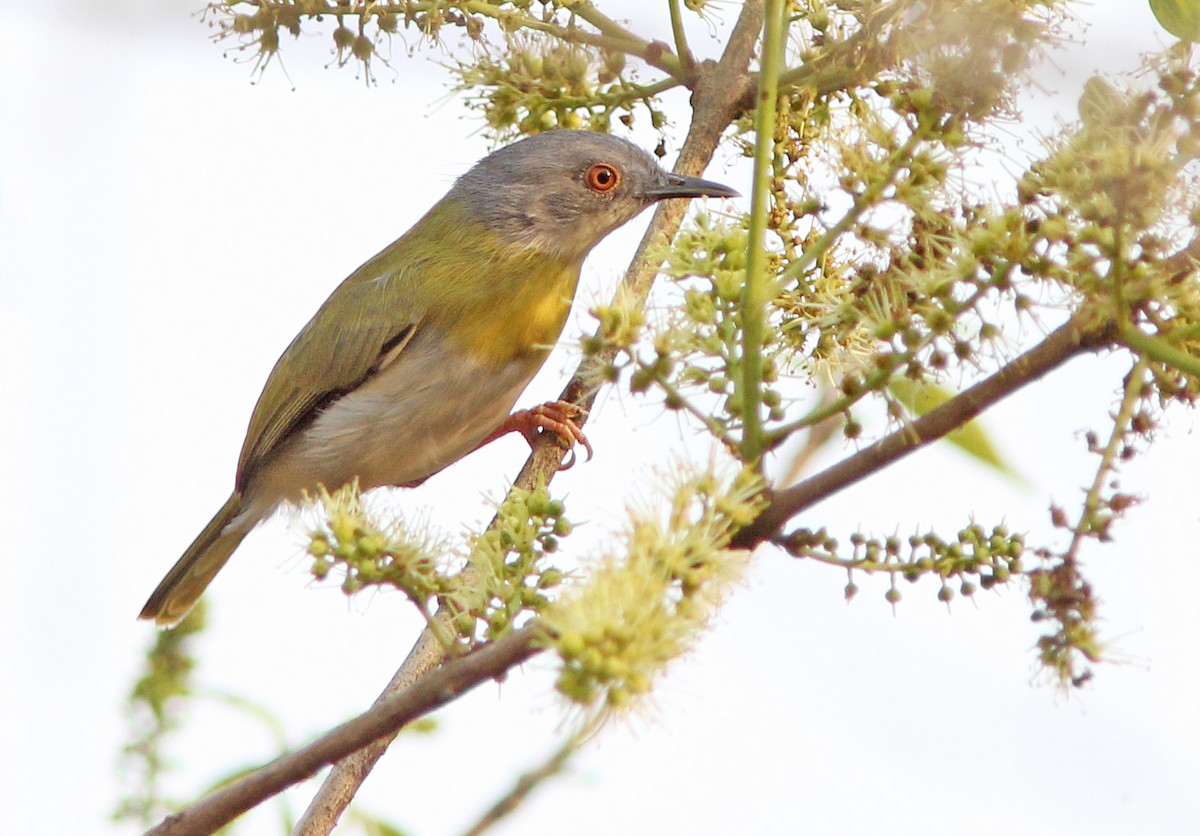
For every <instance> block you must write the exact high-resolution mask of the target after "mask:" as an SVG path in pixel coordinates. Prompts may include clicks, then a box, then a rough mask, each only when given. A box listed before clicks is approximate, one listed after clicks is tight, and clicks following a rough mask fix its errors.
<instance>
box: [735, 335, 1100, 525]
mask: <svg viewBox="0 0 1200 836" xmlns="http://www.w3.org/2000/svg"><path fill="white" fill-rule="evenodd" d="M1085 323H1087V324H1085ZM1115 335H1116V334H1115V328H1114V326H1112V325H1111V324H1109V323H1100V324H1095V323H1091V322H1089V321H1088V320H1087V318H1086V317H1085V316H1084V315H1076V316H1075V317H1074V318H1072V319H1071V320H1070V321H1069V322H1067V323H1066V324H1065V325H1063V326H1061V327H1060V328H1058V329H1057V330H1055V331H1053V332H1051V333H1050V335H1049V336H1047V337H1046V338H1045V339H1044V340H1042V342H1041V343H1039V344H1038V345H1037V346H1035V347H1034V348H1032V349H1030V350H1029V351H1027V352H1026V353H1025V354H1022V355H1021V356H1020V357H1018V358H1017V359H1015V360H1013V361H1012V362H1010V363H1008V364H1007V365H1005V366H1004V367H1003V368H1002V369H1000V370H999V371H998V372H996V373H995V374H993V375H992V376H991V377H989V378H987V379H985V380H982V381H980V382H979V383H977V384H975V385H974V386H972V387H971V388H969V389H967V390H966V391H965V392H963V393H961V394H960V395H957V396H956V397H954V398H951V399H950V400H948V401H946V403H944V404H942V405H941V406H939V407H938V408H937V409H934V410H932V411H930V412H927V413H926V414H924V415H922V416H921V417H920V418H917V419H916V420H915V421H913V422H912V423H911V424H908V425H906V426H904V427H902V428H900V429H899V430H897V431H896V432H894V433H892V434H891V435H888V436H885V437H884V438H881V439H880V440H879V441H877V442H875V443H874V444H872V445H870V446H868V447H864V448H863V449H862V450H859V451H858V452H857V453H855V454H854V455H852V456H850V457H849V458H846V459H843V460H842V461H840V462H838V463H837V464H835V465H833V466H832V467H830V468H828V469H827V470H824V471H822V472H821V473H818V474H816V475H815V476H812V477H811V478H808V479H805V480H804V481H803V482H800V483H798V484H796V485H793V486H792V487H790V488H786V489H784V490H781V491H776V492H774V493H772V494H771V496H770V497H769V502H770V504H769V505H768V506H767V508H766V509H765V510H764V511H763V512H762V513H761V514H759V516H758V518H757V519H755V520H754V522H752V523H751V524H750V525H748V526H747V527H746V528H744V529H742V530H741V531H740V532H738V534H737V536H736V537H734V539H733V546H735V547H737V548H753V547H754V546H756V545H758V544H759V543H761V542H763V541H764V540H770V539H772V538H773V537H775V536H776V535H777V534H778V533H779V532H780V530H781V529H782V528H783V526H784V525H785V524H786V523H787V521H788V520H790V519H791V518H792V517H794V516H795V515H796V514H798V513H800V512H801V511H803V510H805V509H807V508H809V507H810V506H812V505H815V504H816V503H818V502H820V501H821V500H822V499H826V498H828V497H830V496H832V495H833V494H835V493H837V492H838V491H840V490H842V489H843V488H846V487H849V486H850V485H853V484H854V483H855V482H859V481H861V480H862V479H865V478H866V477H868V476H870V475H872V474H874V473H876V472H877V471H879V470H882V469H883V468H885V467H887V466H888V465H889V464H891V463H892V462H894V461H897V460H898V459H901V458H903V457H904V456H907V455H908V454H909V453H912V452H913V451H915V450H919V449H921V448H922V447H924V446H925V445H927V444H929V443H931V442H933V441H936V440H937V439H939V438H941V437H943V436H945V435H946V434H947V433H950V432H952V431H953V430H955V429H957V428H958V427H961V426H962V425H963V424H965V423H967V422H968V421H970V420H971V419H973V418H975V417H976V416H977V415H979V414H980V413H981V412H983V411H984V410H985V409H987V408H988V407H990V406H992V405H993V404H995V403H997V402H999V401H1000V400H1002V399H1003V398H1005V397H1007V396H1008V395H1011V394H1012V393H1013V392H1015V391H1017V390H1018V389H1020V388H1021V387H1023V386H1025V385H1027V384H1029V383H1032V382H1033V381H1035V380H1037V379H1039V378H1040V377H1042V376H1043V375H1045V374H1047V373H1048V372H1050V371H1052V370H1054V369H1056V368H1058V367H1059V366H1061V365H1062V364H1063V363H1065V362H1066V361H1068V360H1070V359H1071V358H1072V357H1075V356H1076V355H1078V354H1082V353H1084V352H1087V351H1094V350H1096V349H1099V348H1102V347H1104V346H1106V345H1110V344H1111V343H1112V341H1113V339H1114V338H1115Z"/></svg>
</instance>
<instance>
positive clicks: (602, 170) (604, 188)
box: [584, 163, 621, 194]
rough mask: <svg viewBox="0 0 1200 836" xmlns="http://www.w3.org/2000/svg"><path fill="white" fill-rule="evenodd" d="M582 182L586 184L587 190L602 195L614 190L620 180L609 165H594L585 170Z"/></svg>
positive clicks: (615, 171)
mask: <svg viewBox="0 0 1200 836" xmlns="http://www.w3.org/2000/svg"><path fill="white" fill-rule="evenodd" d="M584 180H585V181H586V182H587V186H588V188H589V189H591V190H592V191H594V192H598V193H600V194H604V193H605V192H611V191H612V190H613V189H615V188H616V187H617V183H618V182H620V180H621V178H620V176H619V175H618V174H617V170H616V169H615V168H613V167H612V166H611V165H607V164H606V163H596V164H595V165H594V166H592V167H591V168H589V169H588V170H587V174H586V175H585V177H584Z"/></svg>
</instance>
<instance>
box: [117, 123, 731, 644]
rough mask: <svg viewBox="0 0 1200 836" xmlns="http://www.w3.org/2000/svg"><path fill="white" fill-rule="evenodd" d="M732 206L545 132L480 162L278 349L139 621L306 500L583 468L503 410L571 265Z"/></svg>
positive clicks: (545, 420) (533, 355) (550, 326)
mask: <svg viewBox="0 0 1200 836" xmlns="http://www.w3.org/2000/svg"><path fill="white" fill-rule="evenodd" d="M737 195H738V193H737V192H736V191H734V190H733V189H731V188H729V187H728V186H723V185H721V184H719V183H714V182H711V181H708V180H702V179H700V178H696V177H685V176H681V175H677V174H672V173H669V172H667V171H665V170H663V169H662V168H660V166H659V165H658V163H657V161H656V160H655V159H654V158H653V157H651V156H650V154H648V153H646V152H645V151H643V150H642V149H641V148H639V147H638V146H637V145H635V144H633V143H632V142H630V141H628V140H625V139H623V138H621V137H617V136H613V135H611V134H604V133H597V132H590V131H582V130H566V129H564V130H557V131H550V132H546V133H540V134H534V135H532V136H528V137H525V138H523V139H521V140H518V141H516V142H513V143H511V144H509V145H506V146H503V147H501V148H499V149H497V150H495V151H493V152H492V153H491V154H489V155H488V156H486V157H484V158H483V159H482V160H480V161H479V162H477V163H476V164H475V165H474V166H472V167H471V168H470V169H469V170H468V171H467V172H466V173H465V174H463V175H461V176H460V177H459V178H458V179H457V180H456V181H455V182H454V184H453V185H452V186H451V188H450V190H449V191H448V192H447V193H446V194H445V196H444V197H442V199H441V200H439V201H438V202H437V203H436V204H434V206H433V207H432V208H431V209H429V211H428V212H427V213H426V214H425V215H424V216H423V217H422V218H421V219H420V220H418V221H417V222H416V224H414V225H413V226H412V228H410V229H409V230H408V231H407V232H406V233H404V234H403V235H402V236H401V237H400V238H398V239H397V240H396V241H394V242H392V243H391V244H389V245H388V246H387V247H385V248H384V249H383V250H382V251H381V252H379V253H378V254H377V255H375V256H374V257H373V258H371V259H369V260H368V261H367V262H365V263H364V264H363V265H362V266H360V267H359V268H358V269H357V270H355V271H354V272H353V273H351V274H350V275H349V276H348V277H347V278H346V279H345V280H344V281H343V282H342V283H341V284H339V285H338V286H337V288H336V289H334V291H333V293H332V294H330V296H329V298H328V299H326V301H325V302H324V303H323V304H322V305H321V307H320V308H319V309H318V310H317V312H316V314H315V315H314V316H313V317H312V319H310V320H309V322H308V323H307V324H306V325H305V326H304V327H303V328H302V329H301V330H300V332H299V333H298V334H297V335H296V337H295V339H293V340H292V342H291V344H290V345H288V347H287V348H286V349H285V350H284V352H283V354H282V355H281V356H280V358H279V360H278V361H277V362H276V363H275V366H274V368H273V369H272V370H271V373H270V375H269V376H268V378H267V381H266V384H265V385H264V387H263V390H262V394H261V395H260V396H259V399H258V403H257V404H256V406H255V407H254V411H253V412H252V414H251V417H250V424H249V427H248V429H247V431H246V438H245V441H244V442H243V444H242V450H241V455H240V456H239V458H238V464H237V472H236V477H235V479H234V489H233V492H232V494H231V495H230V496H229V499H227V500H226V502H225V504H224V505H223V506H221V509H220V510H219V511H218V512H217V513H216V515H215V516H214V517H213V518H212V520H211V521H210V522H209V523H208V525H207V526H205V527H204V529H203V530H202V531H201V532H200V534H199V535H198V536H197V537H196V539H195V540H194V541H193V542H192V544H191V545H190V546H188V548H187V550H186V551H185V552H184V553H183V556H182V557H180V558H179V560H178V561H177V562H176V563H175V565H174V566H173V567H172V568H171V570H170V571H169V572H167V574H166V576H165V577H164V578H163V579H162V581H161V582H160V583H159V585H158V587H157V588H156V589H155V590H154V592H153V594H151V596H150V598H149V600H147V602H146V605H145V606H144V607H143V608H142V611H141V614H140V616H139V618H141V619H145V620H152V621H154V622H156V623H157V624H158V625H159V626H162V627H169V626H172V625H174V624H177V623H178V622H179V621H180V620H182V619H183V617H184V616H185V615H186V614H187V613H188V611H189V610H190V609H191V608H192V606H193V605H194V604H195V603H196V601H197V600H199V598H200V596H201V594H202V593H203V592H204V590H205V589H206V588H207V587H208V585H209V583H210V582H211V581H212V579H213V578H214V577H215V576H216V574H217V573H218V572H219V571H220V570H221V568H222V567H223V566H224V565H225V563H226V562H227V561H228V560H229V558H230V556H231V555H232V554H233V553H234V551H235V550H236V549H237V547H238V545H239V544H240V543H241V542H242V540H243V538H245V537H246V535H247V534H249V532H250V531H251V530H252V529H253V528H254V527H255V526H256V525H258V523H260V522H261V521H263V520H264V519H266V518H267V517H269V516H270V515H271V514H272V513H273V512H274V511H275V509H276V508H277V507H278V506H280V505H281V504H282V503H296V502H300V501H302V500H303V499H304V497H305V496H308V495H314V494H315V492H316V490H317V489H318V487H319V486H323V487H325V488H326V489H327V490H330V491H333V490H336V489H337V488H339V487H341V486H343V485H347V484H350V483H352V482H355V481H357V484H358V486H359V488H360V489H361V490H364V491H365V490H370V489H373V488H377V487H382V486H398V487H413V486H416V485H418V484H420V483H421V482H423V481H425V480H426V479H427V478H429V477H430V476H432V475H433V474H435V473H437V472H438V471H440V470H442V469H443V468H445V467H447V466H449V465H451V464H453V463H454V462H456V461H458V460H459V459H461V458H462V457H463V456H465V455H467V454H468V453H470V452H472V451H473V450H475V449H477V448H479V447H481V446H483V445H484V444H486V443H488V442H489V441H491V440H493V439H495V438H498V437H499V436H501V435H504V434H506V433H509V432H520V433H521V434H522V435H524V436H525V438H526V439H527V440H529V441H530V443H531V444H532V443H533V440H534V439H535V438H536V436H537V435H538V434H539V431H545V432H552V433H554V434H555V435H557V436H559V437H560V438H561V439H562V440H563V441H564V442H565V443H566V445H567V446H568V447H570V446H571V445H572V444H573V443H577V442H578V443H581V444H582V445H583V446H585V448H586V449H587V450H588V451H589V453H590V449H591V448H590V446H588V445H587V440H586V438H585V437H584V436H583V433H582V432H581V431H580V428H579V426H578V424H577V423H576V419H577V418H578V417H579V415H580V413H579V412H578V410H577V407H575V406H573V405H571V404H568V403H565V402H561V401H557V402H551V403H549V404H543V405H542V406H540V407H535V408H534V409H531V410H520V411H518V412H515V413H514V412H512V411H511V410H512V408H513V406H514V404H515V403H516V400H517V398H518V397H519V396H520V394H521V392H522V391H523V390H524V389H525V387H526V385H527V384H528V383H529V381H530V380H531V379H532V378H533V376H534V374H535V373H536V372H537V371H538V369H539V368H541V366H542V364H543V362H544V361H545V360H546V357H547V355H548V354H549V351H550V349H551V348H552V347H553V346H554V344H555V343H556V342H557V341H558V338H559V336H560V334H561V332H562V330H563V326H564V324H565V322H566V319H567V314H568V312H569V310H570V307H571V302H572V300H573V298H574V296H575V289H576V287H577V285H578V283H579V276H580V271H581V268H582V266H583V261H584V259H585V258H586V257H587V255H588V253H589V252H590V251H591V250H592V248H593V247H595V246H596V244H598V243H599V242H600V241H601V240H602V239H603V238H604V237H605V236H607V235H608V234H609V233H610V232H612V231H613V230H614V229H616V228H617V227H619V226H621V225H622V224H624V223H626V222H627V221H629V220H631V219H632V218H634V217H635V216H637V215H638V214H639V213H641V212H642V211H643V210H644V209H646V208H647V207H649V206H651V205H653V204H655V203H657V202H658V201H661V200H667V199H676V198H697V197H736V196H737Z"/></svg>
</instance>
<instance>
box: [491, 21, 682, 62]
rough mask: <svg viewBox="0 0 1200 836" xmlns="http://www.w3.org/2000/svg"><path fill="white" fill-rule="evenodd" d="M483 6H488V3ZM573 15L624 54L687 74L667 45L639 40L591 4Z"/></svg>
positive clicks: (643, 39)
mask: <svg viewBox="0 0 1200 836" xmlns="http://www.w3.org/2000/svg"><path fill="white" fill-rule="evenodd" d="M481 5H486V3H483V4H481ZM571 13H572V14H573V15H575V16H576V17H578V18H580V19H581V20H585V21H587V22H588V23H590V24H592V26H595V27H596V28H597V29H598V30H600V34H601V35H602V36H604V37H606V38H609V39H610V40H612V41H614V42H616V43H619V44H623V46H622V47H620V50H621V51H622V52H626V53H629V54H630V55H636V56H637V57H638V58H641V59H642V60H643V61H645V62H646V63H647V64H649V65H650V66H652V67H657V68H658V69H660V70H662V71H663V72H664V73H669V74H670V75H673V76H674V77H675V78H678V79H682V78H683V77H684V76H685V75H686V74H687V73H686V72H685V70H684V65H683V62H682V61H681V60H680V59H679V58H678V56H676V55H675V54H674V53H672V52H671V50H670V48H667V46H666V44H663V43H661V42H658V41H655V42H654V43H651V42H650V41H647V40H646V39H645V38H639V37H638V36H637V35H635V34H633V33H632V32H630V31H629V30H628V29H626V28H625V27H624V26H622V25H621V24H619V23H617V22H616V21H615V20H613V19H612V18H610V17H608V16H607V15H605V14H603V13H602V12H601V11H600V10H599V9H597V8H596V7H595V6H593V5H591V4H590V3H580V4H579V5H577V6H572V7H571Z"/></svg>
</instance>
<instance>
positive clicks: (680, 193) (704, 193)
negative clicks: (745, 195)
mask: <svg viewBox="0 0 1200 836" xmlns="http://www.w3.org/2000/svg"><path fill="white" fill-rule="evenodd" d="M666 179H667V182H666V183H664V184H663V185H661V186H655V187H654V188H651V189H647V190H646V192H645V196H646V197H648V198H649V199H650V200H664V199H665V198H669V197H741V195H740V194H738V193H737V192H735V191H734V190H733V189H731V188H729V187H728V186H722V185H721V184H720V183H714V182H712V181H711V180H701V179H700V178H699V177H683V176H681V175H679V174H668V175H667V178H666Z"/></svg>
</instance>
